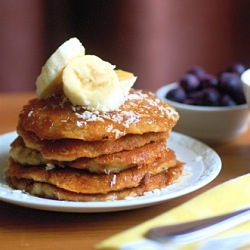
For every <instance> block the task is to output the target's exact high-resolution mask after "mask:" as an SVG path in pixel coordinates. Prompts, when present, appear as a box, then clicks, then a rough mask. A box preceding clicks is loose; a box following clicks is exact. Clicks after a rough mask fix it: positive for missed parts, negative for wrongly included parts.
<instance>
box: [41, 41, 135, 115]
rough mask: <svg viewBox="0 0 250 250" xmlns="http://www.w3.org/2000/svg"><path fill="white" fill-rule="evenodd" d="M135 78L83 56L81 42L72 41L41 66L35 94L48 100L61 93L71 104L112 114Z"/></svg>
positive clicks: (94, 57) (108, 64) (120, 103)
mask: <svg viewBox="0 0 250 250" xmlns="http://www.w3.org/2000/svg"><path fill="white" fill-rule="evenodd" d="M136 78H137V77H135V76H134V75H133V74H132V73H129V72H126V71H123V70H115V66H114V65H112V64H110V63H109V62H106V61H103V60H102V59H101V58H99V57H97V56H94V55H86V54H85V48H84V47H83V45H82V44H81V42H80V41H79V40H78V39H77V38H71V39H69V40H68V41H66V42H65V43H63V44H62V45H61V46H60V47H59V48H58V49H57V50H56V51H55V52H54V53H53V54H52V55H51V57H50V58H49V59H48V60H47V62H46V63H45V65H44V66H43V67H42V71H41V74H40V75H39V76H38V78H37V81H36V86H37V95H38V98H39V99H47V98H49V97H51V96H53V95H56V94H58V93H59V92H60V91H61V90H63V92H64V94H65V95H66V96H67V97H68V98H69V100H70V101H71V103H72V104H73V105H80V106H84V107H85V108H86V109H88V110H98V111H113V110H116V109H117V108H119V107H120V106H121V105H122V104H123V103H124V102H125V100H126V97H127V95H128V93H129V90H130V89H131V87H132V86H133V84H134V83H135V81H136Z"/></svg>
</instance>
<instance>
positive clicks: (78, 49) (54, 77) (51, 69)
mask: <svg viewBox="0 0 250 250" xmlns="http://www.w3.org/2000/svg"><path fill="white" fill-rule="evenodd" d="M78 55H85V48H84V47H83V46H82V44H81V42H80V41H79V40H78V39H77V38H71V39H69V40H68V41H66V42H65V43H63V44H62V45H61V46H60V47H59V48H58V49H57V50H56V51H55V52H54V53H53V54H52V55H51V56H50V58H49V59H48V60H47V62H46V63H45V65H44V66H43V67H42V71H41V74H40V75H39V76H38V78H37V80H36V87H37V95H38V98H40V99H46V98H49V97H50V96H52V95H53V94H55V93H57V92H59V91H60V89H61V84H62V71H63V69H64V67H65V66H66V64H67V63H68V62H69V61H70V60H71V59H72V58H74V57H76V56H78Z"/></svg>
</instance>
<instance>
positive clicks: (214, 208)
mask: <svg viewBox="0 0 250 250" xmlns="http://www.w3.org/2000/svg"><path fill="white" fill-rule="evenodd" d="M247 206H250V174H247V175H243V176H240V177H237V178H235V179H232V180H230V181H227V182H225V183H223V184H220V185H218V186H216V187H214V188H212V189H210V190H208V191H206V192H205V193H203V194H200V195H198V196H197V197H195V198H193V199H191V200H189V201H188V202H186V203H184V204H182V205H181V206H178V207H176V208H174V209H172V210H170V211H168V212H166V213H163V214H161V215H159V216H157V217H155V218H153V219H151V220H149V221H146V222H144V223H142V224H140V225H138V226H136V227H133V228H131V229H129V230H126V231H124V232H122V233H119V234H117V235H115V236H113V237H111V238H109V239H106V240H104V241H103V242H101V243H99V244H97V245H96V249H98V250H115V249H122V250H123V249H124V250H125V249H126V250H127V249H131V250H132V249H135V250H151V249H153V250H155V249H175V250H176V249H178V250H179V249H185V250H186V249H192V250H194V249H219V248H218V246H219V245H218V244H219V242H217V241H215V240H217V239H218V240H220V239H226V240H223V242H229V241H228V239H234V237H236V238H237V237H238V239H240V237H243V238H242V239H244V240H245V241H246V239H247V242H245V243H246V244H247V245H248V244H249V245H248V247H250V221H247V222H245V223H243V224H241V225H239V226H237V227H234V228H232V229H229V230H226V231H224V232H223V233H220V234H218V235H216V236H213V237H212V238H209V239H207V242H206V241H205V240H203V241H198V242H195V243H191V244H186V245H178V246H172V247H171V246H169V248H167V246H164V247H163V246H161V247H160V246H158V248H157V247H156V246H153V245H154V244H152V246H151V244H150V243H151V241H149V240H148V239H146V238H145V237H144V235H145V233H146V232H147V231H148V229H150V228H152V227H155V226H161V225H167V224H173V223H181V222H186V221H190V220H197V219H202V218H205V217H210V216H215V215H220V214H223V213H229V212H232V211H234V210H239V209H242V208H245V207H247ZM248 239H249V242H248ZM214 241H215V242H214ZM211 242H214V244H217V245H216V246H217V248H212V247H211V246H210V248H205V247H204V244H208V243H210V244H212V243H211ZM202 245H203V248H202V247H201V246H202ZM221 249H223V248H222V247H221ZM226 249H236V248H229V247H228V248H226ZM247 249H250V248H247Z"/></svg>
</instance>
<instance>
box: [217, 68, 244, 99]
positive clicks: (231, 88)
mask: <svg viewBox="0 0 250 250" xmlns="http://www.w3.org/2000/svg"><path fill="white" fill-rule="evenodd" d="M219 88H220V90H221V91H222V92H224V93H225V94H229V95H231V94H233V93H234V92H235V91H239V90H240V89H241V88H242V83H241V79H240V77H239V76H238V75H236V74H234V73H230V72H224V73H222V74H221V75H220V77H219Z"/></svg>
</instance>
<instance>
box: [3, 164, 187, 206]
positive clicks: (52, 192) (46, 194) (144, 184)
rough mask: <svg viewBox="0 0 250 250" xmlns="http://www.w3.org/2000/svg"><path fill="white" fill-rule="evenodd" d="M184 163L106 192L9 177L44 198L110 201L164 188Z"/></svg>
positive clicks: (17, 186)
mask: <svg viewBox="0 0 250 250" xmlns="http://www.w3.org/2000/svg"><path fill="white" fill-rule="evenodd" d="M182 167H183V164H182V163H179V162H178V163H177V165H176V166H175V167H171V168H169V169H168V170H167V171H165V172H163V173H160V174H156V175H145V177H144V178H143V179H142V180H141V182H140V185H139V186H137V187H133V188H126V189H123V190H119V191H111V192H108V193H106V194H100V193H98V194H81V193H75V192H70V191H67V190H65V189H62V188H58V187H56V186H55V185H51V184H48V183H42V182H37V181H33V180H29V179H18V178H16V177H8V179H7V180H8V183H9V185H10V186H12V187H13V188H16V189H20V190H25V191H26V192H28V193H30V194H32V195H35V196H39V197H42V198H49V199H56V200H67V201H76V202H79V201H84V202H87V201H108V200H122V199H126V198H127V197H137V196H142V195H144V194H145V193H146V192H150V191H152V190H155V189H161V188H164V187H166V186H168V185H170V184H172V183H173V182H174V181H175V180H177V179H178V178H179V177H180V175H181V173H182Z"/></svg>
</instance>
